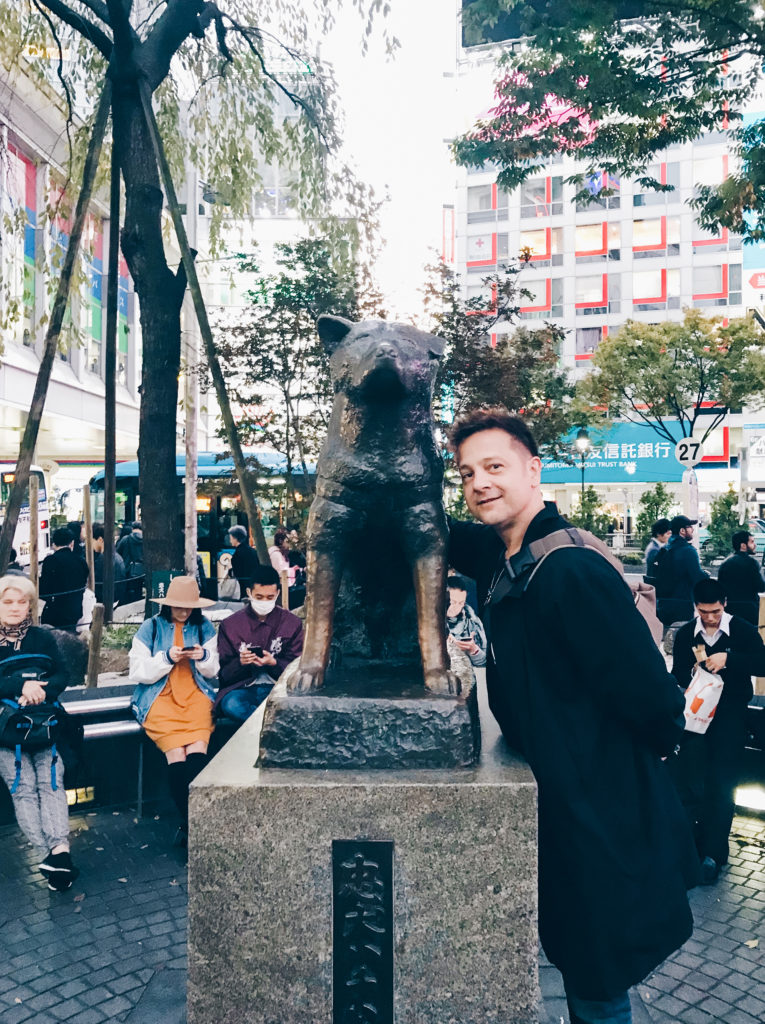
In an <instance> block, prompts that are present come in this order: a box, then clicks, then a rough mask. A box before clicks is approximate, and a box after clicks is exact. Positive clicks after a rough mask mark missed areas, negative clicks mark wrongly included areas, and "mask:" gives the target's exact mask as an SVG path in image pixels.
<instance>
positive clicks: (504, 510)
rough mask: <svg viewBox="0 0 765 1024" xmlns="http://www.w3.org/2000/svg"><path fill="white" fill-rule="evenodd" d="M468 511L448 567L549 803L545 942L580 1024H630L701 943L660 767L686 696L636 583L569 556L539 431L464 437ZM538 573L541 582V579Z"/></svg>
mask: <svg viewBox="0 0 765 1024" xmlns="http://www.w3.org/2000/svg"><path fill="white" fill-rule="evenodd" d="M452 444H453V447H454V450H455V457H456V463H457V467H458V469H459V472H460V475H461V477H462V481H463V487H464V491H465V499H466V502H467V506H468V508H469V509H470V511H471V513H472V514H473V516H475V518H476V519H478V520H480V522H481V523H482V524H483V525H478V524H468V523H452V524H451V528H450V553H449V560H450V563H451V564H452V565H454V566H455V567H456V568H457V569H458V570H459V571H461V572H464V573H467V574H469V575H470V576H472V577H473V578H474V579H475V580H476V582H477V586H478V596H479V602H480V603H481V606H482V608H483V612H482V618H483V620H484V624H485V626H486V628H487V633H488V639H489V658H488V661H487V686H488V692H489V704H490V707H491V709H492V711H493V713H494V715H495V717H496V718H497V721H498V722H499V724H500V727H501V729H502V732H503V734H504V735H505V737H506V738H507V740H508V741H509V742H510V744H511V745H512V746H513V747H515V748H516V749H517V750H518V751H519V752H520V753H521V754H522V755H523V756H524V757H525V758H526V759H527V761H528V763H529V765H530V767H531V769H532V771H533V772H534V776H535V778H536V781H537V786H538V791H539V930H540V937H541V940H542V945H543V946H544V949H545V952H546V953H547V956H548V957H549V959H550V960H551V961H552V963H554V964H555V965H556V966H557V967H558V968H559V970H560V971H561V973H562V975H563V980H564V984H565V987H566V994H567V998H568V1003H569V1010H570V1019H571V1021H572V1024H586V1022H590V1021H595V1020H597V1021H603V1022H617V1021H618V1022H620V1024H622V1022H628V1021H630V1020H631V1016H630V1008H629V994H628V989H629V988H630V986H632V985H634V984H636V983H637V982H639V981H640V980H641V979H642V978H644V977H645V976H646V975H647V974H648V973H649V972H650V971H652V970H653V969H654V968H655V967H656V966H657V965H658V964H659V963H661V961H662V960H664V958H665V957H667V956H668V955H669V954H670V953H672V952H673V951H674V950H676V949H677V948H678V947H679V946H680V945H682V943H683V942H685V940H686V939H687V938H688V937H689V936H690V934H691V931H692V919H691V913H690V909H689V907H688V900H687V894H686V888H687V886H688V885H689V884H693V883H694V882H695V880H696V875H697V871H698V861H697V858H696V855H695V851H694V849H693V841H692V837H691V834H690V830H689V828H688V824H687V820H686V819H685V815H684V814H683V810H682V807H681V805H680V802H679V799H678V797H677V793H676V791H675V789H674V786H673V785H672V780H671V779H670V777H669V775H668V773H667V768H666V765H665V764H664V763H663V762H662V757H663V756H664V755H666V754H668V753H670V752H671V751H672V750H673V748H674V746H675V744H676V742H677V740H678V738H679V736H680V730H681V723H682V713H683V707H684V703H683V697H682V693H681V692H680V690H679V689H678V687H677V684H676V683H675V681H674V680H673V679H672V677H671V676H670V675H669V674H668V672H667V670H666V667H665V665H664V661H663V658H662V657H661V655H660V654H659V651H658V649H657V647H656V644H655V643H654V641H653V639H652V637H651V634H650V631H649V629H648V626H647V624H646V622H645V620H644V619H643V618H642V616H641V615H640V613H639V612H638V611H637V610H636V608H635V604H634V600H633V597H632V594H631V591H630V589H629V587H628V586H627V584H626V583H625V581H624V579H623V577H622V575H621V574H620V573H619V572H618V570H616V569H615V568H614V566H613V565H612V564H611V562H610V561H608V560H607V559H606V558H605V557H604V556H603V555H601V554H599V553H598V552H596V551H593V550H592V549H590V548H586V547H584V546H581V547H580V546H576V544H573V543H572V544H570V545H568V546H565V547H563V548H561V549H559V550H556V551H554V552H553V553H552V554H550V555H549V556H548V557H547V558H546V559H545V561H544V562H543V563H542V564H541V565H539V566H538V567H537V568H536V569H535V564H534V563H535V559H534V557H533V556H532V555H531V552H530V551H529V544H530V543H531V542H532V541H534V540H536V539H539V538H542V537H545V536H547V535H548V534H550V533H553V532H557V531H560V530H562V529H565V528H566V527H567V526H568V524H567V523H566V521H565V520H564V519H562V518H561V516H560V515H559V514H558V511H557V509H556V507H555V505H554V504H553V503H551V502H550V503H546V502H544V501H543V499H542V495H541V489H540V475H541V460H540V459H539V456H538V452H537V446H536V443H535V441H534V438H533V437H532V435H531V433H530V432H529V430H528V428H527V427H526V426H525V424H524V423H523V422H522V421H521V420H520V419H518V418H517V417H514V416H511V415H510V414H509V413H507V411H506V410H502V409H494V410H485V409H482V410H476V411H475V412H473V413H470V414H468V415H467V416H465V417H464V418H463V419H461V420H460V421H458V422H457V423H456V424H455V427H454V430H453V432H452ZM532 573H533V578H532Z"/></svg>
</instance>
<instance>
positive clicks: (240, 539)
mask: <svg viewBox="0 0 765 1024" xmlns="http://www.w3.org/2000/svg"><path fill="white" fill-rule="evenodd" d="M228 535H229V537H233V538H234V540H235V541H236V542H237V543H238V544H247V542H248V541H249V539H250V538H249V537H248V536H247V531H246V530H245V528H244V527H243V526H232V527H231V528H230V529H229V531H228Z"/></svg>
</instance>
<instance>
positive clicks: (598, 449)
mask: <svg viewBox="0 0 765 1024" xmlns="http://www.w3.org/2000/svg"><path fill="white" fill-rule="evenodd" d="M667 426H668V428H669V430H670V431H671V432H672V434H673V436H676V437H677V439H678V440H679V439H680V437H681V436H682V431H681V429H680V426H679V424H678V423H669V424H667ZM590 433H591V437H592V447H591V448H590V450H589V451H588V453H587V456H586V458H585V460H584V474H585V475H584V480H585V484H655V483H659V481H661V482H663V483H673V482H679V481H681V480H682V478H683V467H682V466H681V465H680V464H679V463H678V462H677V461H676V459H675V441H668V440H666V439H665V438H663V437H660V436H659V435H658V434H657V433H656V432H655V431H653V430H652V429H651V428H650V427H648V426H640V425H639V424H636V423H617V424H614V426H613V427H611V429H610V430H606V431H602V432H596V431H595V430H592V431H591V432H590ZM572 438H573V435H572ZM581 480H582V463H581V460H580V459H579V458H577V459H576V461H575V462H574V463H573V464H572V465H568V464H567V463H565V462H562V461H560V460H556V459H543V460H542V486H543V487H546V486H549V485H550V484H578V483H581Z"/></svg>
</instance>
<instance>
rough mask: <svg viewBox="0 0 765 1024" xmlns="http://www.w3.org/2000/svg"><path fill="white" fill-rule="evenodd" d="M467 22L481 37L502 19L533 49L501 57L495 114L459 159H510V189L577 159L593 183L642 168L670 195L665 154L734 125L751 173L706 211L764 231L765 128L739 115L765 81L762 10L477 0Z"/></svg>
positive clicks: (743, 173) (472, 39) (686, 0)
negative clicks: (659, 171) (661, 168)
mask: <svg viewBox="0 0 765 1024" xmlns="http://www.w3.org/2000/svg"><path fill="white" fill-rule="evenodd" d="M463 17H464V26H465V34H466V38H467V41H468V42H469V43H480V42H482V41H484V40H485V39H486V38H487V36H488V35H490V34H491V29H493V28H494V27H495V26H500V27H501V28H502V29H503V30H504V34H505V37H506V38H521V37H523V39H524V44H523V46H516V47H514V48H513V49H512V50H509V49H508V50H506V51H505V52H504V53H503V55H502V56H501V57H500V59H499V65H498V80H497V83H496V89H495V97H494V104H493V107H492V109H490V110H489V112H488V113H487V115H486V116H484V117H483V118H482V119H481V120H480V121H479V122H478V123H477V124H476V125H475V127H474V128H473V129H472V130H471V131H469V132H468V133H467V134H465V135H464V136H462V137H461V138H459V139H458V140H457V141H456V143H455V145H454V151H455V154H456V156H457V160H458V161H459V162H460V163H463V164H467V165H468V166H482V165H483V164H485V163H495V164H497V165H498V166H499V168H500V174H499V176H498V182H499V184H500V185H501V186H502V187H504V188H508V189H511V188H514V187H515V186H516V185H518V184H519V183H520V182H522V181H524V180H525V179H526V178H527V177H529V176H531V175H534V174H536V173H538V171H539V169H540V168H541V167H542V166H544V162H545V160H546V159H547V158H549V157H551V156H553V155H554V154H557V153H564V154H568V155H570V156H574V157H577V158H579V159H581V160H583V161H585V162H586V164H587V165H588V167H587V171H586V172H585V174H586V175H587V176H588V177H589V175H591V174H592V173H597V174H599V173H600V172H601V171H606V172H608V173H610V174H616V175H620V174H625V175H633V174H634V175H637V176H638V180H639V182H640V184H641V185H642V186H643V187H646V188H659V189H660V188H661V184H660V183H659V181H658V180H657V179H656V178H655V177H654V176H653V175H652V174H651V173H650V171H649V164H650V163H651V161H652V159H653V158H654V157H655V155H656V154H658V153H660V152H661V151H662V150H664V149H666V148H667V147H668V146H670V145H672V144H673V143H680V142H689V141H691V140H692V139H695V138H696V137H697V136H699V135H700V134H701V133H702V132H705V131H717V130H721V129H723V128H724V127H725V126H726V125H729V134H730V135H731V140H732V142H733V144H734V146H735V147H736V148H737V149H738V151H739V153H740V157H741V169H740V171H736V172H733V173H732V174H731V175H730V176H729V177H728V178H727V179H726V180H725V181H724V182H723V183H722V184H721V185H720V186H719V187H714V188H710V187H705V188H703V189H700V190H699V196H698V198H697V200H696V201H695V202H694V205H696V206H697V207H698V209H699V218H700V220H701V222H702V223H703V224H704V225H705V226H706V227H710V228H716V227H720V226H724V227H728V228H730V229H731V230H733V231H736V232H739V233H741V234H743V235H745V236H748V237H750V238H752V239H759V238H763V237H765V123H763V122H762V121H759V122H756V123H755V124H753V125H747V126H746V127H745V126H743V125H742V123H741V114H740V111H741V109H742V107H743V105H744V103H745V102H746V101H747V100H748V99H750V98H752V97H754V96H755V95H756V92H757V90H758V89H759V88H760V87H761V83H762V74H761V70H760V69H761V67H762V65H763V58H765V22H763V19H762V6H761V4H759V3H751V2H749V0H703V2H701V3H699V2H697V0H679V2H678V3H675V4H667V3H665V2H664V0H647V2H641V3H636V2H633V0H599V2H598V3H591V2H590V0H571V2H569V3H566V4H561V3H559V2H558V0H474V2H472V3H468V4H467V5H466V10H465V11H464V15H463ZM487 100H488V97H487ZM584 177H585V175H580V176H578V177H577V179H576V180H577V181H578V182H579V183H580V184H581V183H582V182H583V181H584ZM596 191H597V189H596ZM604 191H605V192H606V193H607V191H608V184H607V183H604ZM601 194H603V193H601ZM587 195H589V191H588V190H583V191H582V197H583V198H584V197H585V196H587Z"/></svg>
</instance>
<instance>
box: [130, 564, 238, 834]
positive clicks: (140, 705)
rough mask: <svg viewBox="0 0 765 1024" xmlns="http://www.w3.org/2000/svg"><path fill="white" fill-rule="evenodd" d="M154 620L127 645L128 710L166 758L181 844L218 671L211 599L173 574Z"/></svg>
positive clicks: (202, 762) (158, 601)
mask: <svg viewBox="0 0 765 1024" xmlns="http://www.w3.org/2000/svg"><path fill="white" fill-rule="evenodd" d="M152 601H154V602H155V603H156V604H158V605H160V606H161V607H160V610H159V612H158V613H157V614H156V615H153V616H152V617H151V618H150V619H146V621H145V622H144V623H143V624H142V625H141V627H140V629H139V630H138V632H137V633H136V635H135V637H134V639H133V645H132V647H131V648H130V679H131V681H132V682H134V683H137V686H136V688H135V691H134V692H133V713H134V714H135V716H136V718H137V719H138V721H139V722H140V723H141V725H142V726H143V727H144V729H145V730H146V734H147V735H148V737H149V738H150V739H151V740H153V742H154V743H156V745H157V746H158V747H159V749H160V750H161V751H162V753H163V754H164V755H165V757H166V758H167V764H168V779H169V784H170V792H171V794H172V797H173V801H174V802H175V805H176V806H177V808H178V811H179V813H180V816H181V826H180V832H179V837H180V841H181V842H185V840H186V838H187V832H188V819H189V785H190V783H191V781H192V780H193V779H194V778H196V776H197V775H198V774H199V772H200V771H201V770H202V769H203V768H204V766H205V765H206V764H207V747H208V744H209V742H210V734H211V733H212V731H213V721H212V706H213V700H214V698H215V690H214V687H213V681H214V679H215V676H216V675H217V672H218V645H217V637H216V633H215V628H214V626H213V624H212V623H211V622H210V620H209V619H207V618H205V616H204V615H202V611H201V610H202V608H207V607H209V606H210V605H211V604H214V603H215V602H214V601H209V600H208V599H207V598H204V597H200V596H199V587H198V586H197V581H196V580H195V579H194V578H193V576H176V577H175V578H174V579H173V580H171V581H170V586H169V587H168V588H167V595H166V596H165V597H164V598H152Z"/></svg>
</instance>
